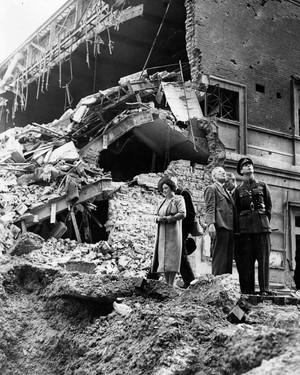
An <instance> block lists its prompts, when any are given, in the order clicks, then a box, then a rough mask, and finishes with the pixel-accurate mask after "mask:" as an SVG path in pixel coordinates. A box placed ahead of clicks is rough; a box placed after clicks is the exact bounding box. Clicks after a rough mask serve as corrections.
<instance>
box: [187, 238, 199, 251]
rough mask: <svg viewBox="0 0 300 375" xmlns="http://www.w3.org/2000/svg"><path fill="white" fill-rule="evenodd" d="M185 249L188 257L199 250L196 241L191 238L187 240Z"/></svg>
mask: <svg viewBox="0 0 300 375" xmlns="http://www.w3.org/2000/svg"><path fill="white" fill-rule="evenodd" d="M185 248H186V252H187V255H191V254H193V252H194V251H195V250H196V248H197V246H196V242H195V240H194V239H193V238H191V237H189V238H188V239H187V240H186V245H185Z"/></svg>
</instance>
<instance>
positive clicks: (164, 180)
mask: <svg viewBox="0 0 300 375" xmlns="http://www.w3.org/2000/svg"><path fill="white" fill-rule="evenodd" d="M167 180H172V181H173V182H174V184H175V185H176V187H177V178H176V177H174V176H163V177H162V178H161V179H160V180H159V181H158V183H157V189H158V191H159V192H162V186H163V184H164V183H165V182H166V181H167Z"/></svg>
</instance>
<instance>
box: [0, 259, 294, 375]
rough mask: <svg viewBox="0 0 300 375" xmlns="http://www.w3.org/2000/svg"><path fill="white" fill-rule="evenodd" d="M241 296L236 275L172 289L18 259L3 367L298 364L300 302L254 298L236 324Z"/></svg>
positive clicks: (84, 373)
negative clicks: (231, 314) (232, 317)
mask: <svg viewBox="0 0 300 375" xmlns="http://www.w3.org/2000/svg"><path fill="white" fill-rule="evenodd" d="M239 297H240V296H239V293H238V285H237V283H236V281H235V280H234V279H232V278H231V276H230V275H223V276H221V277H213V276H211V275H204V276H203V277H202V278H201V279H199V280H198V282H197V283H196V284H195V285H194V286H192V287H190V288H189V289H188V290H179V289H175V290H174V289H170V288H169V287H167V286H166V285H165V284H164V283H163V282H161V281H155V280H147V281H146V282H143V283H140V280H139V279H134V278H127V279H126V278H122V277H118V276H108V275H107V276H105V277H101V278H100V277H99V276H98V275H90V274H79V273H76V272H73V273H68V272H62V271H59V270H57V269H51V268H49V267H34V266H32V265H30V264H17V265H13V264H12V265H10V267H7V268H5V269H4V268H2V276H1V288H0V332H1V334H0V372H1V374H3V375H21V374H22V375H29V374H30V375H32V374H35V375H45V374H47V375H60V374H61V375H62V374H64V375H71V374H72V375H73V374H74V375H100V374H101V375H108V374H110V375H123V374H130V375H140V374H144V375H148V374H149V375H150V374H151V375H152V374H155V375H169V374H170V375H171V374H174V375H175V374H176V375H188V374H197V375H200V374H202V375H203V374H207V375H215V374H228V375H229V374H243V373H246V372H247V371H250V370H251V371H250V372H249V373H250V374H261V373H264V374H271V373H272V374H273V372H272V371H276V372H274V373H276V374H279V373H283V372H285V373H287V374H296V363H297V361H296V360H297V358H298V359H299V355H298V354H297V348H298V349H299V344H298V341H299V338H300V332H299V309H298V307H297V306H276V305H271V304H267V303H264V304H259V305H257V306H251V307H250V308H249V311H248V312H247V317H246V321H245V323H242V324H237V325H234V324H231V323H230V322H229V321H228V319H227V316H228V311H229V310H230V309H232V307H234V306H235V305H236V304H237V303H240V302H239V301H240V300H239ZM292 354H293V355H292ZM280 371H281V372H280Z"/></svg>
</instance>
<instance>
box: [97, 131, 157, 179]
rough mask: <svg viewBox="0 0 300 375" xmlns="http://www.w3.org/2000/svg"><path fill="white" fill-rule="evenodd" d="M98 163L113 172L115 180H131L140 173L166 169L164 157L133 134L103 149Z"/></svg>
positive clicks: (105, 169)
mask: <svg viewBox="0 0 300 375" xmlns="http://www.w3.org/2000/svg"><path fill="white" fill-rule="evenodd" d="M98 163H99V166H100V167H101V168H103V169H104V171H106V172H109V171H110V172H111V175H112V179H113V180H114V181H131V180H132V179H133V178H134V177H135V176H136V175H138V174H141V173H149V172H155V173H157V172H162V171H163V170H164V160H163V158H162V157H160V156H158V155H156V154H154V153H153V151H152V150H151V149H150V148H149V147H147V146H146V145H145V144H144V143H143V142H141V141H140V140H139V139H138V138H136V137H135V136H134V135H133V134H127V135H126V136H123V137H122V138H121V139H119V140H118V141H116V142H115V143H114V144H112V145H111V146H109V147H108V148H107V150H103V151H102V152H101V154H100V156H99V159H98Z"/></svg>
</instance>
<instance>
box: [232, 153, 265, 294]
mask: <svg viewBox="0 0 300 375" xmlns="http://www.w3.org/2000/svg"><path fill="white" fill-rule="evenodd" d="M237 172H238V174H239V175H241V176H243V179H244V181H243V182H242V183H241V184H240V185H239V186H237V187H236V189H235V191H234V201H235V204H236V210H237V214H238V224H239V233H240V235H239V237H240V238H239V241H238V245H237V246H236V250H235V261H236V265H237V270H238V273H239V279H240V287H241V292H242V293H245V294H253V293H254V292H255V261H256V260H257V262H258V283H259V288H260V292H261V294H270V292H269V258H270V247H271V246H270V233H271V227H270V220H271V210H272V202H271V195H270V190H269V188H268V186H267V184H266V183H265V182H263V181H258V180H256V179H255V178H254V166H253V161H252V160H251V159H250V158H247V157H245V158H242V159H240V160H239V161H238V164H237Z"/></svg>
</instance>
